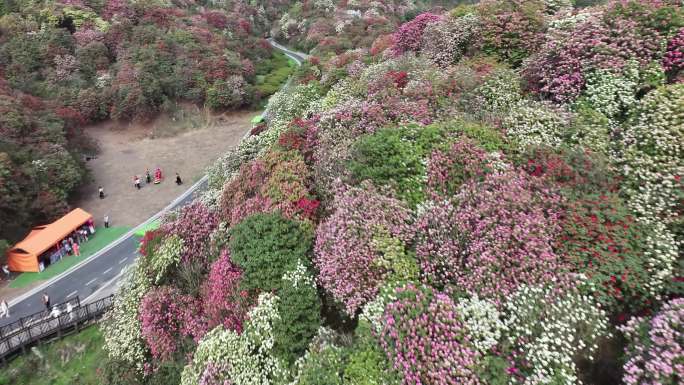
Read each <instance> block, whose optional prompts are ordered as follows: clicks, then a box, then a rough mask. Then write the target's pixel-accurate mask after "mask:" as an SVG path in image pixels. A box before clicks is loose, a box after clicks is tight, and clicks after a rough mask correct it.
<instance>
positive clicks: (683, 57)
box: [663, 28, 684, 72]
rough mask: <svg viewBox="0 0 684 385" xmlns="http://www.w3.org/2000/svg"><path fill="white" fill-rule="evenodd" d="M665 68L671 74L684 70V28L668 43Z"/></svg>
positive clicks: (664, 60) (664, 59)
mask: <svg viewBox="0 0 684 385" xmlns="http://www.w3.org/2000/svg"><path fill="white" fill-rule="evenodd" d="M663 68H665V70H666V71H670V72H678V71H679V70H681V69H682V68H684V28H681V29H680V30H679V33H678V34H677V35H675V36H674V37H673V38H672V39H670V41H669V42H668V43H667V51H665V56H664V57H663Z"/></svg>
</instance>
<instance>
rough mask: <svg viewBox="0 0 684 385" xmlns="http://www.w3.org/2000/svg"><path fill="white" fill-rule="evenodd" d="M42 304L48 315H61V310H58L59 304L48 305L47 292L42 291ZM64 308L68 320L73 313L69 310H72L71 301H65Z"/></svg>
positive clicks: (72, 316) (54, 316) (48, 297)
mask: <svg viewBox="0 0 684 385" xmlns="http://www.w3.org/2000/svg"><path fill="white" fill-rule="evenodd" d="M43 305H45V311H47V312H48V313H49V314H50V317H52V318H57V317H59V316H61V315H62V311H61V310H59V306H54V307H53V306H51V305H50V296H49V295H48V294H47V293H43ZM64 310H65V311H66V312H67V313H68V314H69V320H72V319H73V318H74V315H73V314H72V313H71V312H72V311H73V310H74V306H73V305H72V304H71V302H67V304H66V307H65V309H64Z"/></svg>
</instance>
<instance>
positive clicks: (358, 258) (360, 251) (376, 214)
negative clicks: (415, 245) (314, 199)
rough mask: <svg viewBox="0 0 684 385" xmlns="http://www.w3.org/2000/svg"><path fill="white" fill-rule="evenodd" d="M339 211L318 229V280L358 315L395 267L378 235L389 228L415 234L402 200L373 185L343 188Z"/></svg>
mask: <svg viewBox="0 0 684 385" xmlns="http://www.w3.org/2000/svg"><path fill="white" fill-rule="evenodd" d="M332 210H333V213H332V215H331V216H330V217H328V218H327V219H326V220H325V221H324V222H323V223H321V224H320V225H319V226H318V229H317V230H316V243H315V246H314V263H315V264H316V267H317V268H318V270H319V275H318V282H319V284H320V285H321V286H322V287H323V288H325V289H326V290H327V291H328V292H330V293H331V294H332V296H333V298H334V299H335V300H337V301H339V302H341V303H342V304H343V305H344V307H345V310H346V312H347V313H348V314H350V315H354V314H355V313H356V311H357V310H358V309H359V308H360V307H361V306H362V305H363V304H365V303H366V302H368V301H370V300H371V299H373V298H374V297H375V294H376V293H377V292H378V289H379V287H380V286H381V285H382V283H383V281H384V279H385V278H386V277H387V276H388V275H389V273H390V272H391V271H389V269H387V268H386V267H383V266H381V265H380V264H379V263H378V260H379V259H380V258H381V256H382V255H381V253H380V252H379V250H376V249H375V248H374V247H373V236H374V234H376V233H377V232H378V231H387V232H389V234H390V236H392V237H394V238H396V239H398V240H400V241H402V242H408V241H409V240H410V239H411V237H412V229H411V226H410V221H411V213H410V211H409V210H408V209H407V208H406V206H405V204H404V203H403V202H401V201H400V200H398V199H395V198H390V197H387V196H383V195H382V194H380V192H379V191H377V190H376V189H375V188H373V187H372V186H371V185H370V184H368V183H364V184H362V187H351V188H347V189H346V190H344V189H339V190H338V191H337V193H336V196H335V200H334V202H333V203H332Z"/></svg>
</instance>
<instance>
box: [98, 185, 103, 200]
mask: <svg viewBox="0 0 684 385" xmlns="http://www.w3.org/2000/svg"><path fill="white" fill-rule="evenodd" d="M97 191H98V193H99V194H100V199H104V189H103V188H102V186H99V187H98V188H97Z"/></svg>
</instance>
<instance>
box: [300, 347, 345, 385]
mask: <svg viewBox="0 0 684 385" xmlns="http://www.w3.org/2000/svg"><path fill="white" fill-rule="evenodd" d="M345 353H346V352H345V351H344V349H341V348H338V347H334V346H328V345H326V346H323V347H321V348H317V349H316V350H314V351H313V352H310V353H309V354H310V355H309V357H308V360H306V362H305V364H304V365H303V367H302V369H301V370H300V372H299V382H298V385H342V384H343V382H342V375H343V373H342V369H343V368H344V359H345Z"/></svg>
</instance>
